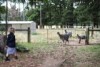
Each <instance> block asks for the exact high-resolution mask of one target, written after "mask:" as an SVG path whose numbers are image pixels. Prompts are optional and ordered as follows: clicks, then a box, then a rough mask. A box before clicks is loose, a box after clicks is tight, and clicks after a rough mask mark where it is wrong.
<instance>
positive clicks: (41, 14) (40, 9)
mask: <svg viewBox="0 0 100 67" xmlns="http://www.w3.org/2000/svg"><path fill="white" fill-rule="evenodd" d="M39 4H40V28H42V10H41V9H42V8H41V2H39Z"/></svg>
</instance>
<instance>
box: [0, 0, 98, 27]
mask: <svg viewBox="0 0 100 67" xmlns="http://www.w3.org/2000/svg"><path fill="white" fill-rule="evenodd" d="M3 1H5V0H3ZM9 1H11V2H13V3H15V5H16V4H19V7H20V6H21V5H20V4H23V8H19V9H18V12H19V17H20V18H21V19H19V20H31V21H35V22H36V23H37V24H38V25H40V21H41V23H42V26H43V25H61V26H65V27H66V26H67V27H73V25H75V24H77V25H82V26H86V25H92V26H94V27H99V24H100V23H99V21H100V2H99V0H9ZM26 5H27V6H26ZM20 9H23V11H22V12H20ZM0 10H1V9H0ZM1 11H2V10H1ZM15 20H17V18H16V19H15Z"/></svg>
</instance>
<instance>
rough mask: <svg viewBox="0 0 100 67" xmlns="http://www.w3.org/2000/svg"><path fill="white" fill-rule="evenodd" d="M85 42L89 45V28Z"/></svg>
mask: <svg viewBox="0 0 100 67" xmlns="http://www.w3.org/2000/svg"><path fill="white" fill-rule="evenodd" d="M85 44H86V45H89V28H87V30H86V40H85Z"/></svg>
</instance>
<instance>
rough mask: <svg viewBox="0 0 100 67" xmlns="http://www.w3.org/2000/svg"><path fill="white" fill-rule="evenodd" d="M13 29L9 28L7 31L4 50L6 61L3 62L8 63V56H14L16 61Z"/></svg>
mask: <svg viewBox="0 0 100 67" xmlns="http://www.w3.org/2000/svg"><path fill="white" fill-rule="evenodd" d="M14 33H15V29H14V28H12V27H11V28H10V29H9V34H8V37H7V50H6V59H5V61H10V59H9V56H10V55H14V56H15V59H18V57H17V54H16V42H15V35H14Z"/></svg>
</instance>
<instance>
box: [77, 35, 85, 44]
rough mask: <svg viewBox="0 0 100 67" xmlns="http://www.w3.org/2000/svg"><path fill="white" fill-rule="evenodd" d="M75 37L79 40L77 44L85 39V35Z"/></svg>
mask: <svg viewBox="0 0 100 67" xmlns="http://www.w3.org/2000/svg"><path fill="white" fill-rule="evenodd" d="M77 37H78V39H79V43H80V42H81V40H82V39H84V40H85V39H86V36H85V35H81V36H80V35H79V34H77Z"/></svg>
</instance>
